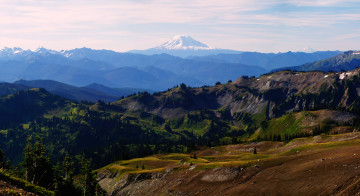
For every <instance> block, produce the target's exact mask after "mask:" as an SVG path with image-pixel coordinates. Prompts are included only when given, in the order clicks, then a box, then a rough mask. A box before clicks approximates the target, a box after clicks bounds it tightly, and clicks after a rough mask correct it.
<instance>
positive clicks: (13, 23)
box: [0, 0, 360, 52]
mask: <svg viewBox="0 0 360 196" xmlns="http://www.w3.org/2000/svg"><path fill="white" fill-rule="evenodd" d="M179 34H182V35H189V36H191V37H193V38H194V39H196V40H198V41H201V42H203V43H205V44H207V45H210V46H212V47H217V48H223V49H233V50H239V51H257V52H287V51H299V50H302V49H304V48H307V47H311V48H313V49H315V50H317V51H322V50H342V51H345V50H359V49H360V1H359V0H180V1H179V0H0V48H3V47H15V46H17V47H22V48H24V49H36V48H38V47H45V48H49V49H54V50H62V49H64V50H67V49H73V48H80V47H89V48H93V49H110V50H115V51H119V52H125V51H129V50H132V49H147V48H152V47H155V46H158V45H161V44H162V43H164V42H166V41H168V40H169V39H171V38H172V37H173V36H175V35H179Z"/></svg>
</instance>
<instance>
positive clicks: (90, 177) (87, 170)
mask: <svg viewBox="0 0 360 196" xmlns="http://www.w3.org/2000/svg"><path fill="white" fill-rule="evenodd" d="M80 174H81V175H82V179H81V181H82V186H83V195H84V196H92V195H95V193H96V187H97V186H96V185H97V181H96V176H95V173H94V172H92V171H91V166H90V161H89V160H87V159H86V158H85V156H84V155H83V156H82V157H81V160H80Z"/></svg>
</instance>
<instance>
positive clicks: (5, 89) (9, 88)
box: [0, 82, 30, 96]
mask: <svg viewBox="0 0 360 196" xmlns="http://www.w3.org/2000/svg"><path fill="white" fill-rule="evenodd" d="M29 89H30V87H28V86H24V85H21V84H11V83H6V82H2V83H0V96H7V95H10V94H14V93H16V92H19V91H24V90H29Z"/></svg>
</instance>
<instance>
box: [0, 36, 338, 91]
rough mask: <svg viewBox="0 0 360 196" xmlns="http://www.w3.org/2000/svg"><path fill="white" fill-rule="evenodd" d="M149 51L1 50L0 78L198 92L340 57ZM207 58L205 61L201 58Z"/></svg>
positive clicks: (192, 47) (185, 41)
mask: <svg viewBox="0 0 360 196" xmlns="http://www.w3.org/2000/svg"><path fill="white" fill-rule="evenodd" d="M150 50H151V51H156V52H155V53H161V54H155V53H151V54H153V55H144V54H137V53H135V52H139V53H142V52H141V51H132V52H134V53H120V52H115V51H111V50H93V49H90V48H77V49H73V50H66V51H65V50H62V51H55V50H50V49H45V48H39V49H37V50H35V51H31V50H23V49H21V48H4V49H2V50H0V67H1V69H2V72H1V73H0V78H1V80H2V81H4V82H14V81H17V80H21V79H23V80H55V81H58V82H61V83H66V84H69V85H74V86H78V87H81V86H87V85H90V84H93V83H96V84H100V85H104V86H108V87H110V88H129V87H130V88H141V89H149V90H154V91H161V90H166V89H168V88H171V87H173V86H176V85H179V84H180V83H185V84H186V85H189V86H194V87H197V86H202V85H213V84H215V83H216V82H218V81H219V82H221V83H224V82H227V81H228V80H235V79H236V78H238V77H239V76H259V75H261V74H264V73H267V72H269V71H270V70H272V69H276V68H282V67H290V66H298V65H302V64H305V63H310V62H314V61H317V60H322V59H326V58H329V57H332V56H335V55H337V54H339V53H340V52H339V51H324V52H314V53H304V52H287V53H277V54H275V53H257V52H239V51H230V50H222V49H221V50H219V49H216V48H213V47H210V46H208V45H206V44H203V43H201V42H199V41H196V40H194V39H192V38H191V37H189V36H175V37H174V38H173V39H172V40H170V41H168V42H166V43H164V44H163V45H161V46H159V47H155V48H152V49H149V51H150ZM178 52H180V53H184V54H185V53H187V54H188V55H186V56H188V57H187V58H182V57H179V56H185V55H179V54H177V53H178ZM203 52H204V53H203ZM209 52H210V53H209ZM165 53H168V54H165ZM201 53H203V54H201ZM205 53H206V55H207V56H203V55H205ZM229 53H232V54H229ZM148 54H150V53H148ZM170 54H172V55H178V56H172V55H170ZM208 54H211V55H208Z"/></svg>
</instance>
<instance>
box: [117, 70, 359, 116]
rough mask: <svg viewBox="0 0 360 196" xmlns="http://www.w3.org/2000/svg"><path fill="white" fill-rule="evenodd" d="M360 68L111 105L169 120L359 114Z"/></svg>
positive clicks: (282, 75)
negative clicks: (215, 113)
mask: <svg viewBox="0 0 360 196" xmlns="http://www.w3.org/2000/svg"><path fill="white" fill-rule="evenodd" d="M359 71H360V70H359V69H356V70H354V71H350V72H342V73H341V72H339V73H323V72H306V73H303V72H290V71H281V72H276V73H272V74H268V75H263V76H261V77H259V78H248V77H241V78H239V79H237V80H236V81H234V82H232V83H227V84H225V85H218V86H215V87H201V88H186V87H185V88H184V87H183V88H181V87H179V88H174V89H172V90H170V91H168V92H165V93H156V94H154V95H149V94H142V95H137V96H133V97H130V98H127V99H123V100H120V101H118V102H115V103H113V105H117V106H120V107H122V108H125V109H126V110H127V111H128V112H134V111H139V110H141V111H146V112H150V113H153V114H156V115H159V116H161V117H163V118H165V119H168V118H172V119H174V118H179V117H182V116H184V115H185V114H187V113H189V112H191V111H196V110H202V109H209V110H219V109H224V108H226V109H229V110H230V113H231V115H234V114H236V113H239V112H245V113H250V114H260V113H262V112H264V111H266V115H267V117H268V118H274V117H278V116H281V115H283V114H285V113H288V112H291V111H301V110H316V109H325V108H326V109H343V110H347V111H350V112H358V109H357V106H358V105H359V104H360V102H359V101H360V100H359V99H358V98H357V97H358V96H359V95H360V80H359Z"/></svg>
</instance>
